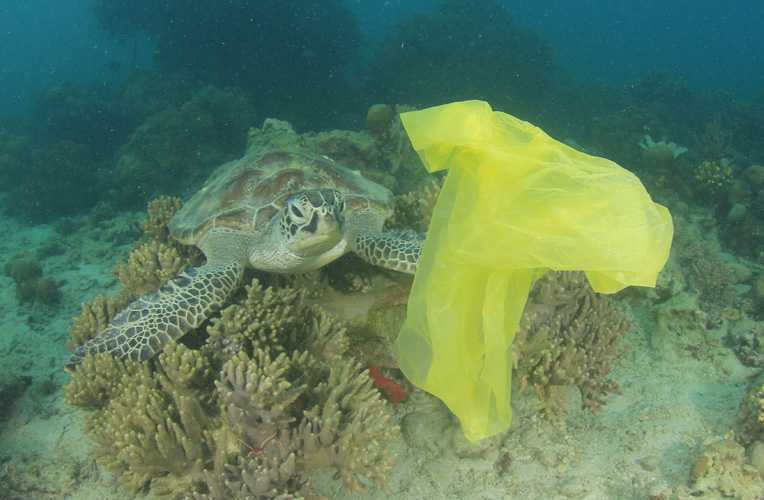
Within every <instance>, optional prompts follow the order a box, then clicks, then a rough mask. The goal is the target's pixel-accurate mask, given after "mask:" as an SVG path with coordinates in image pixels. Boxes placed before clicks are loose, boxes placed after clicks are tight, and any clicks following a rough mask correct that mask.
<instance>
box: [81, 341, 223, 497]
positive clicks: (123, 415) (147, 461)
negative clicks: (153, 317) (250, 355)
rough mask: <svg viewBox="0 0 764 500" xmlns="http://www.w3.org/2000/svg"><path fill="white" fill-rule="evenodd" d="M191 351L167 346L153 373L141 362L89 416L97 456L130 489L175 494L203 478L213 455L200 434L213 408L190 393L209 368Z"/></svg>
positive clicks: (156, 493)
mask: <svg viewBox="0 0 764 500" xmlns="http://www.w3.org/2000/svg"><path fill="white" fill-rule="evenodd" d="M189 352H190V351H189V350H188V349H187V348H185V347H182V346H179V345H176V346H174V347H171V348H170V349H169V350H167V351H165V352H164V353H163V354H162V355H160V357H159V366H158V367H157V370H156V372H153V373H152V370H151V369H150V368H149V365H147V364H139V365H138V367H139V368H138V370H136V371H135V372H134V373H132V374H131V376H129V377H122V378H120V379H119V381H118V382H117V386H116V387H115V388H114V390H113V391H112V398H111V399H110V400H109V402H108V404H107V405H106V406H105V407H104V408H103V410H102V411H101V412H98V413H96V414H94V415H91V416H90V418H89V419H88V429H89V431H90V434H91V436H92V437H93V439H94V440H95V442H96V444H97V449H96V456H97V458H98V460H99V461H100V462H101V463H102V464H103V465H104V466H105V467H106V468H107V469H109V470H110V471H112V472H113V473H115V474H116V475H117V476H118V478H119V480H120V482H121V483H122V484H123V485H124V486H125V487H126V488H128V489H129V490H131V491H133V492H138V491H141V490H143V489H144V488H148V489H149V490H150V491H151V493H152V494H154V495H156V496H176V495H177V494H178V492H181V491H186V490H187V489H189V488H190V487H191V485H192V484H193V483H194V481H199V480H201V478H202V476H201V472H202V469H203V468H204V465H205V464H206V463H207V461H208V460H209V458H210V457H211V450H210V447H209V446H208V444H207V443H208V442H207V440H206V439H205V435H204V430H205V429H207V428H209V427H210V426H211V425H213V422H212V417H211V412H210V411H209V410H208V409H207V408H206V407H205V406H204V405H203V402H202V401H201V398H199V397H196V396H195V394H194V393H195V387H194V385H195V383H196V382H197V381H198V379H199V377H200V376H203V375H209V371H208V370H207V368H206V367H204V363H203V362H201V363H200V362H199V358H198V356H200V355H199V354H188V353H189ZM200 365H201V366H200Z"/></svg>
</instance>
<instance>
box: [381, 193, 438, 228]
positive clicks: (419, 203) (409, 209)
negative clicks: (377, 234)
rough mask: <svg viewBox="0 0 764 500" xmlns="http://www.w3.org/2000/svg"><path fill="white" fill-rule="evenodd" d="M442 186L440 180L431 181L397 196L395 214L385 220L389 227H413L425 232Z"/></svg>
mask: <svg viewBox="0 0 764 500" xmlns="http://www.w3.org/2000/svg"><path fill="white" fill-rule="evenodd" d="M440 188H441V185H440V183H439V182H437V181H431V182H430V183H429V184H426V185H425V186H423V187H420V188H419V189H417V190H416V191H411V192H409V193H406V194H402V195H400V196H396V197H395V208H394V211H393V215H392V217H390V218H389V219H387V221H385V226H386V227H387V228H389V229H413V230H414V231H417V232H420V233H425V232H426V231H427V227H428V226H429V224H430V219H431V218H432V211H433V209H434V208H435V202H436V201H437V200H438V195H439V194H440Z"/></svg>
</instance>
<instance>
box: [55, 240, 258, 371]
mask: <svg viewBox="0 0 764 500" xmlns="http://www.w3.org/2000/svg"><path fill="white" fill-rule="evenodd" d="M221 243H223V242H221ZM231 243H232V242H230V241H229V242H227V245H231V247H233V248H230V247H229V248H228V249H223V250H224V251H222V252H221V251H220V249H218V251H210V250H209V248H208V249H205V248H203V250H207V251H205V254H206V255H207V263H206V264H204V265H203V266H201V267H198V268H193V267H190V268H188V269H186V271H184V272H183V273H181V274H180V275H178V276H176V277H175V278H173V279H171V280H170V281H168V282H167V283H166V284H165V285H163V286H162V288H160V289H159V290H158V291H156V292H154V293H150V294H147V295H144V296H143V297H140V298H138V299H136V300H134V301H133V302H131V303H130V304H129V305H128V306H127V307H126V308H125V309H124V310H123V311H121V312H120V313H119V314H117V315H116V316H115V317H114V319H112V320H111V322H110V323H109V325H108V326H107V327H106V329H105V330H104V331H103V332H101V333H99V334H98V336H96V337H93V338H92V339H90V340H88V341H87V342H85V343H84V344H83V345H81V346H79V347H77V348H76V349H75V350H74V352H73V353H72V356H71V358H70V359H69V361H68V362H67V364H66V367H67V368H69V369H72V368H74V367H76V366H77V365H78V364H79V363H80V362H81V361H82V359H83V358H84V357H85V356H87V355H89V354H98V353H102V352H108V353H111V354H112V355H114V356H115V357H119V358H129V359H132V360H136V361H145V360H147V359H149V358H151V357H152V356H154V355H155V354H157V353H159V352H160V351H161V350H162V347H163V346H164V345H165V344H167V343H168V342H170V341H172V340H175V339H178V338H179V337H181V336H183V335H184V334H185V333H187V332H188V331H190V330H192V329H194V328H196V327H198V326H199V325H200V324H201V323H202V322H203V321H204V320H205V319H206V318H207V316H208V315H209V314H210V313H211V312H212V311H213V310H214V309H216V308H218V307H220V306H221V305H222V304H223V302H224V301H225V300H226V298H227V297H228V295H230V293H231V292H232V291H233V289H234V288H236V286H237V285H238V283H239V281H240V280H241V277H242V275H243V273H244V261H243V260H242V259H241V258H240V257H239V255H238V254H244V253H243V252H240V251H237V250H240V249H241V247H240V245H235V244H233V245H232V244H231ZM205 246H207V247H210V246H213V245H209V244H208V245H205ZM200 247H202V245H200ZM232 250H233V251H232Z"/></svg>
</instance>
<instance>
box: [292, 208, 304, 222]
mask: <svg viewBox="0 0 764 500" xmlns="http://www.w3.org/2000/svg"><path fill="white" fill-rule="evenodd" d="M289 209H290V210H291V211H292V213H293V214H294V216H295V217H299V218H300V219H304V218H305V216H304V215H302V212H301V211H300V209H299V208H297V205H290V206H289Z"/></svg>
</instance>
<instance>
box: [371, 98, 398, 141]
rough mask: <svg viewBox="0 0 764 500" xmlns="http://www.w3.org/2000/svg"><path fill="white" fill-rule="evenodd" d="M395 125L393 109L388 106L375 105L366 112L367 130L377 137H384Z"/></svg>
mask: <svg viewBox="0 0 764 500" xmlns="http://www.w3.org/2000/svg"><path fill="white" fill-rule="evenodd" d="M392 123H393V108H391V107H390V106H388V105H387V104H374V105H372V106H369V110H368V111H367V112H366V129H367V130H368V131H369V132H371V133H372V134H374V135H375V136H376V137H384V136H385V134H387V131H388V130H390V126H391V125H392Z"/></svg>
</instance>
